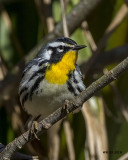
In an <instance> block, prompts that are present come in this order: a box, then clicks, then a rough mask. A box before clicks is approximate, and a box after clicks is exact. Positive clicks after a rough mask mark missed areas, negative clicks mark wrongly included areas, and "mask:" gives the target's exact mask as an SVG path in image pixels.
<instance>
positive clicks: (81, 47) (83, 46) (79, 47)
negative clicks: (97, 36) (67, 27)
mask: <svg viewBox="0 0 128 160" xmlns="http://www.w3.org/2000/svg"><path fill="white" fill-rule="evenodd" d="M85 47H87V46H85V45H81V46H75V47H74V48H73V50H80V49H83V48H85Z"/></svg>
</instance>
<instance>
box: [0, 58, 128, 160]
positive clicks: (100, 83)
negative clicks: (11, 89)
mask: <svg viewBox="0 0 128 160" xmlns="http://www.w3.org/2000/svg"><path fill="white" fill-rule="evenodd" d="M126 70H128V57H127V58H126V59H125V60H123V61H122V62H121V63H120V64H118V65H117V66H116V67H115V68H113V69H112V70H110V71H109V72H108V73H107V74H106V75H104V76H102V77H101V78H99V79H98V80H96V81H95V82H93V83H92V84H91V85H90V86H89V87H88V88H87V89H86V90H85V91H83V92H82V93H81V94H80V95H78V96H76V97H75V98H74V99H73V100H72V101H70V105H69V106H68V107H67V108H66V110H64V109H63V108H59V109H57V110H56V111H55V112H54V113H52V114H51V115H49V116H48V117H47V118H45V119H44V120H42V121H41V122H40V123H39V125H38V131H37V135H39V134H41V133H42V132H43V131H45V130H47V129H49V128H50V127H51V126H52V125H54V124H55V123H56V122H58V121H59V120H61V119H63V118H64V117H65V116H66V115H67V113H71V112H73V111H74V110H75V109H78V108H79V106H82V104H83V103H84V102H85V101H87V100H88V99H89V98H90V97H92V96H93V95H94V94H95V93H96V92H98V91H99V90H101V89H102V88H103V87H105V86H106V85H108V84H109V83H111V82H112V81H113V80H116V79H117V78H118V77H119V76H120V75H121V74H122V73H123V72H125V71H126ZM46 124H47V125H46ZM33 138H35V137H33ZM31 140H32V139H30V137H29V131H27V132H25V133H23V134H22V135H20V136H19V137H18V138H15V140H14V141H12V142H11V143H9V144H8V145H7V146H6V148H5V149H4V151H2V152H1V154H0V160H5V159H9V158H11V157H12V155H13V154H14V153H15V152H16V150H18V149H21V148H22V147H23V146H24V145H25V144H26V143H28V142H29V141H31Z"/></svg>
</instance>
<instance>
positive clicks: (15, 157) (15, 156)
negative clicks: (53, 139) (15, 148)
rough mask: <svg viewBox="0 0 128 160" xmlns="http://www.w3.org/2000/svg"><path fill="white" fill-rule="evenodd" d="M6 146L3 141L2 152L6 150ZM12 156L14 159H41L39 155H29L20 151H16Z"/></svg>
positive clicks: (0, 147)
mask: <svg viewBox="0 0 128 160" xmlns="http://www.w3.org/2000/svg"><path fill="white" fill-rule="evenodd" d="M4 148H5V146H4V145H3V144H2V143H0V153H1V152H2V151H3V150H4ZM12 158H13V160H39V157H38V156H29V155H26V154H22V153H19V152H16V153H15V154H14V156H13V157H12Z"/></svg>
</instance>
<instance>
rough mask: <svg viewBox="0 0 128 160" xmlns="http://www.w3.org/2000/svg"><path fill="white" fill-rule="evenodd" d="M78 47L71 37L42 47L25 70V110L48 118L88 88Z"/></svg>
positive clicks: (22, 86) (22, 93)
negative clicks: (83, 76)
mask: <svg viewBox="0 0 128 160" xmlns="http://www.w3.org/2000/svg"><path fill="white" fill-rule="evenodd" d="M85 47H86V46H85V45H81V46H79V45H77V43H76V42H75V41H73V40H72V39H70V38H66V37H60V38H57V39H55V40H53V41H51V42H49V43H47V44H46V45H45V46H44V47H42V48H41V50H40V52H39V53H38V55H37V56H36V57H35V58H34V59H32V60H31V61H30V62H29V63H28V64H27V65H26V67H25V69H24V71H23V76H22V80H21V83H20V87H19V94H20V101H21V104H22V106H23V108H24V109H25V110H26V111H27V112H28V114H31V115H32V116H34V117H36V116H38V115H41V119H43V118H45V117H46V116H48V115H49V114H51V113H52V112H54V111H55V110H56V109H57V108H59V107H62V106H63V105H64V101H65V100H71V99H73V98H74V96H76V95H78V94H79V93H80V92H82V91H83V90H84V89H85V86H84V84H83V81H82V75H81V72H80V69H79V67H78V65H77V64H76V60H77V55H78V50H80V49H82V48H85Z"/></svg>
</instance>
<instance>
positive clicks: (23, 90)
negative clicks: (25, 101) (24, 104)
mask: <svg viewBox="0 0 128 160" xmlns="http://www.w3.org/2000/svg"><path fill="white" fill-rule="evenodd" d="M27 89H28V88H27V87H24V88H22V89H21V90H20V92H19V95H21V94H22V93H23V92H25V91H26V90H27Z"/></svg>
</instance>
